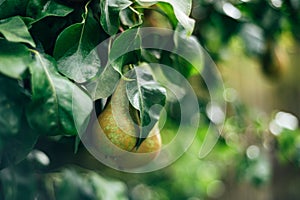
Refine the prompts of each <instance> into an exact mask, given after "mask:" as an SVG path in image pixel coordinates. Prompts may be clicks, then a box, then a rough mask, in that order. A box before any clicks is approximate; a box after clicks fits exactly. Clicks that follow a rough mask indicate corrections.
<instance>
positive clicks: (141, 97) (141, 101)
mask: <svg viewBox="0 0 300 200" xmlns="http://www.w3.org/2000/svg"><path fill="white" fill-rule="evenodd" d="M129 78H130V79H133V80H132V81H129V82H128V83H127V84H126V92H127V96H128V99H129V101H130V103H131V104H132V106H133V107H134V108H135V109H137V110H139V111H140V120H141V127H140V136H139V140H138V141H137V144H136V147H139V145H140V144H141V143H142V141H143V140H144V139H145V138H147V136H148V134H149V132H150V131H151V130H152V128H153V127H154V125H155V124H156V123H157V121H158V119H159V116H160V112H161V109H162V107H163V106H164V105H165V100H166V89H165V88H164V87H162V86H161V85H160V84H159V83H158V82H156V81H155V80H154V78H153V76H152V74H151V72H150V70H149V69H147V66H140V67H135V68H134V69H133V70H131V71H130V72H129Z"/></svg>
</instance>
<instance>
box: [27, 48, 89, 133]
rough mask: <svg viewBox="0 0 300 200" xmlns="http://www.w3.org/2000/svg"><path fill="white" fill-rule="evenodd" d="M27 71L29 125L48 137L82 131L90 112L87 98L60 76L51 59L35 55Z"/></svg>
mask: <svg viewBox="0 0 300 200" xmlns="http://www.w3.org/2000/svg"><path fill="white" fill-rule="evenodd" d="M30 72H31V75H32V77H31V87H32V102H31V104H30V106H29V108H28V110H27V118H28V121H29V123H30V125H31V126H32V127H34V128H35V129H38V130H40V131H42V132H43V133H45V134H49V135H57V134H60V135H75V134H77V133H78V132H81V131H82V129H84V128H85V125H86V123H87V120H88V117H89V114H90V113H91V111H92V100H91V99H90V97H89V96H88V95H87V94H85V93H84V92H83V91H82V90H81V89H80V88H78V87H77V86H76V85H75V84H73V83H72V82H71V81H69V80H68V79H67V78H65V77H63V76H61V75H60V74H59V73H58V72H57V71H56V68H55V61H54V59H52V58H50V57H45V56H43V55H41V54H39V53H37V52H36V55H35V61H34V62H32V64H31V65H30ZM45 122H47V123H45Z"/></svg>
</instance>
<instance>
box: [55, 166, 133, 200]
mask: <svg viewBox="0 0 300 200" xmlns="http://www.w3.org/2000/svg"><path fill="white" fill-rule="evenodd" d="M80 172H81V173H79V172H77V171H75V170H69V169H68V170H63V171H62V172H60V173H59V174H58V175H57V176H56V178H53V180H54V182H53V184H52V185H55V187H54V193H55V197H56V199H72V200H82V199H86V200H128V198H127V197H126V195H127V191H126V190H127V188H126V185H125V184H124V183H122V182H120V181H117V180H109V179H106V178H103V177H101V176H100V175H98V174H97V173H95V172H92V171H84V173H82V171H80Z"/></svg>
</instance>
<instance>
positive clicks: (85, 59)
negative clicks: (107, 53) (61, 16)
mask: <svg viewBox="0 0 300 200" xmlns="http://www.w3.org/2000/svg"><path fill="white" fill-rule="evenodd" d="M100 34H101V31H100V27H99V24H98V23H97V21H96V20H95V19H94V17H93V14H92V13H91V12H90V11H88V10H86V13H85V14H84V15H83V21H82V22H81V23H76V24H73V25H71V26H69V27H67V28H66V29H65V30H64V31H63V32H62V33H61V34H60V35H59V36H58V38H57V40H56V44H55V48H54V57H55V59H56V60H58V69H59V71H60V72H61V73H62V74H64V75H65V76H67V77H68V78H70V79H72V80H74V81H76V82H78V83H82V82H85V81H87V80H88V79H91V78H92V77H93V76H95V75H96V74H97V72H98V70H99V67H100V59H99V56H98V53H97V50H96V46H97V45H98V44H99V43H100Z"/></svg>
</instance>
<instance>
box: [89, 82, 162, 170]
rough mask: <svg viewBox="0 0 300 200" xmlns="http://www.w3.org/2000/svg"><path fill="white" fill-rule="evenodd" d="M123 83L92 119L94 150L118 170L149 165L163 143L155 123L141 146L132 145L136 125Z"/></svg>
mask: <svg viewBox="0 0 300 200" xmlns="http://www.w3.org/2000/svg"><path fill="white" fill-rule="evenodd" d="M124 82H125V81H124V80H122V81H120V83H119V84H118V86H117V88H116V90H115V92H114V94H113V95H112V98H111V99H110V101H109V102H108V104H107V106H106V107H105V109H104V110H103V112H102V113H101V114H100V115H99V117H98V120H97V121H95V123H94V126H93V135H92V137H93V145H94V147H95V149H96V151H97V152H98V153H100V154H101V155H104V156H105V158H106V159H107V161H108V162H109V163H115V164H116V165H118V167H119V168H120V169H125V168H136V167H140V166H143V165H146V164H148V163H149V162H151V161H152V160H153V159H154V158H156V157H157V155H158V154H159V151H160V149H161V146H162V142H161V137H160V134H159V128H158V126H157V125H156V126H154V128H153V129H152V130H151V131H150V133H149V136H148V137H147V138H146V139H145V140H144V141H143V142H142V144H141V145H140V147H139V148H138V149H136V148H135V145H136V142H137V139H138V138H137V137H138V129H137V128H138V127H137V125H136V124H135V122H134V120H132V117H131V115H130V112H129V109H130V106H129V101H128V99H127V96H126V88H125V84H124Z"/></svg>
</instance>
